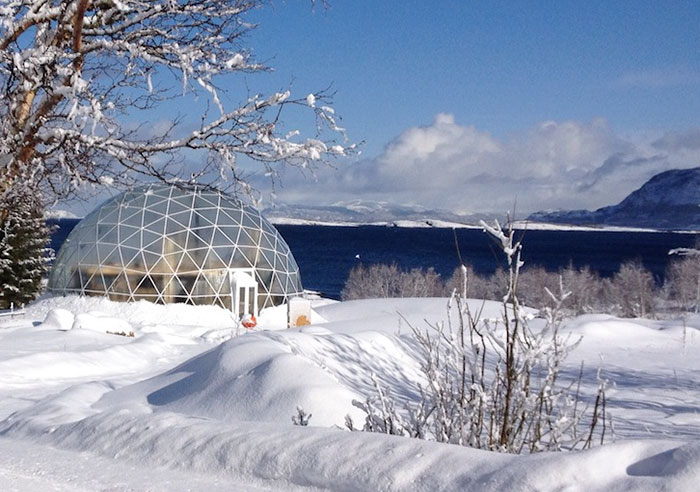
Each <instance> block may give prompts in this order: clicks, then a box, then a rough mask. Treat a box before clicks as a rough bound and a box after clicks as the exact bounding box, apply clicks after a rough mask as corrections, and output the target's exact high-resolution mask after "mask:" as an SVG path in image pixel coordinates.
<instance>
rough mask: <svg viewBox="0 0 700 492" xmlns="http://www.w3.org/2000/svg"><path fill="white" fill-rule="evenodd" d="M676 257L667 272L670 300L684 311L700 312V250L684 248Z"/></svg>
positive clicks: (667, 287)
mask: <svg viewBox="0 0 700 492" xmlns="http://www.w3.org/2000/svg"><path fill="white" fill-rule="evenodd" d="M679 254H681V255H682V256H680V257H679V258H677V259H674V260H673V261H672V262H671V263H670V264H669V267H668V272H667V274H666V284H665V286H666V289H667V293H668V298H669V300H670V301H673V302H675V304H676V307H678V308H680V309H682V310H684V311H693V312H695V313H698V312H700V251H698V250H692V249H688V250H684V251H682V252H680V253H679Z"/></svg>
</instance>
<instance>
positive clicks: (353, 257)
mask: <svg viewBox="0 0 700 492" xmlns="http://www.w3.org/2000/svg"><path fill="white" fill-rule="evenodd" d="M51 222H52V223H53V224H56V225H58V229H57V230H56V231H55V232H54V234H53V237H52V242H51V247H53V248H54V249H55V250H56V251H58V248H59V247H60V245H61V244H62V243H63V241H65V239H66V236H67V235H68V233H69V232H70V231H71V230H72V229H73V227H74V226H75V224H77V222H78V220H76V219H59V220H54V221H51ZM276 227H277V229H278V230H279V231H280V233H281V234H282V236H283V237H284V239H285V241H287V244H289V247H290V248H291V250H292V253H293V254H294V257H295V258H296V260H297V263H298V264H299V268H300V270H301V277H302V281H303V283H304V287H305V288H306V289H311V290H317V291H320V292H321V293H322V294H323V295H325V296H327V297H331V298H336V299H337V298H339V297H340V291H341V290H342V288H343V284H344V283H345V281H346V279H347V277H348V272H349V271H350V269H352V268H353V267H354V266H356V265H358V264H360V263H362V264H364V265H371V264H375V263H396V264H397V265H399V266H400V267H402V268H429V267H432V268H434V269H435V271H436V272H438V273H439V274H440V275H442V276H443V277H449V276H450V275H452V272H453V271H454V269H455V268H456V267H457V266H458V265H459V255H458V254H457V247H456V245H455V235H456V238H457V243H458V244H459V251H460V255H461V258H462V261H464V262H465V263H468V264H471V265H472V266H473V267H474V269H475V270H476V271H477V272H478V273H492V272H493V271H494V270H496V268H498V266H504V257H503V255H502V254H501V253H500V252H499V250H498V248H497V247H496V244H495V243H494V242H493V240H491V239H490V238H489V237H488V236H487V235H486V234H485V233H484V232H483V231H481V230H479V229H456V230H454V231H453V229H447V228H404V227H384V226H359V227H344V226H312V225H278V226H276ZM518 237H521V238H522V241H523V260H524V261H525V266H526V267H527V266H530V265H540V266H543V267H545V268H546V269H548V270H555V271H556V270H558V269H559V268H562V267H566V266H567V265H569V264H570V263H571V264H573V265H574V266H575V267H582V266H586V265H587V266H589V267H590V268H591V269H592V270H594V271H597V272H598V273H599V274H601V275H602V276H610V275H612V274H614V273H615V272H616V271H617V270H618V268H619V267H620V264H621V263H623V262H625V261H627V260H634V259H640V260H641V261H642V263H643V264H644V265H645V266H646V268H648V269H649V270H650V271H651V272H652V273H653V274H654V276H655V278H656V279H657V282H659V283H660V282H662V281H663V277H664V273H665V270H666V266H667V264H668V262H669V260H670V258H669V255H668V251H669V250H670V249H673V248H680V247H692V246H694V244H695V241H696V239H697V237H698V235H696V234H681V233H672V232H618V231H615V232H613V231H536V230H526V231H519V232H518Z"/></svg>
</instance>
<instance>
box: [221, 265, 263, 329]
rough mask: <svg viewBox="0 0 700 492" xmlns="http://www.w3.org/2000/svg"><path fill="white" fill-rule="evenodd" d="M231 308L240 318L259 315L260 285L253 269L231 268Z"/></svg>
mask: <svg viewBox="0 0 700 492" xmlns="http://www.w3.org/2000/svg"><path fill="white" fill-rule="evenodd" d="M228 273H229V280H230V282H231V307H232V309H233V312H234V313H236V315H237V316H238V317H239V318H242V317H243V316H245V315H247V314H251V315H253V316H257V315H258V283H257V282H256V281H255V273H254V272H253V269H252V268H230V269H229V272H228Z"/></svg>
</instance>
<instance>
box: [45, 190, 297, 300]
mask: <svg viewBox="0 0 700 492" xmlns="http://www.w3.org/2000/svg"><path fill="white" fill-rule="evenodd" d="M240 271H243V272H245V273H246V274H247V275H252V276H253V277H254V278H255V280H256V281H257V287H256V288H255V289H254V293H257V301H258V302H257V306H258V307H259V308H264V307H268V306H272V305H275V304H279V303H282V302H285V301H287V300H288V299H289V298H290V297H294V296H298V295H301V294H302V292H303V289H302V285H301V279H300V276H299V267H298V266H297V264H296V262H295V261H294V258H293V257H292V255H291V253H290V251H289V247H288V246H287V244H286V243H285V242H284V239H282V237H281V236H280V235H279V232H277V230H276V229H275V228H274V227H273V226H272V225H271V224H270V223H269V222H267V221H266V220H265V219H264V218H263V217H262V216H261V215H260V213H259V212H258V211H256V210H255V209H253V208H251V207H247V206H244V205H242V204H241V203H240V202H239V201H237V200H235V199H233V198H231V197H229V196H227V195H224V194H222V193H220V192H217V191H212V190H209V189H204V188H200V187H178V186H170V185H165V184H152V185H147V186H143V187H140V188H137V189H135V190H132V191H128V192H125V193H122V194H121V195H118V196H116V197H114V198H112V199H110V200H108V201H106V202H105V203H104V204H102V205H101V206H100V207H99V208H97V209H96V210H95V211H93V212H92V213H91V214H89V215H88V216H87V217H85V218H84V219H83V220H82V221H81V222H80V223H79V224H78V225H77V226H76V227H75V229H73V231H72V232H71V233H70V235H69V236H68V238H67V239H66V241H65V243H64V245H63V247H62V248H61V250H60V251H59V253H58V255H57V258H56V262H55V264H54V267H53V271H52V273H51V277H50V278H49V285H48V288H49V290H50V291H52V292H54V293H58V294H69V293H75V294H82V295H103V296H108V297H109V298H110V299H112V300H119V301H132V300H140V299H146V300H149V301H152V302H159V303H170V302H186V303H190V304H192V303H193V304H216V305H219V306H226V307H233V308H234V309H236V306H234V304H235V303H234V302H232V301H233V300H232V298H231V299H230V297H232V296H233V295H234V292H236V291H237V290H238V289H237V288H235V287H236V284H235V282H236V280H235V279H236V278H242V277H241V275H239V274H237V273H236V272H240ZM247 297H250V296H247Z"/></svg>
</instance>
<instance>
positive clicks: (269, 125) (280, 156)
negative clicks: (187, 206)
mask: <svg viewBox="0 0 700 492" xmlns="http://www.w3.org/2000/svg"><path fill="white" fill-rule="evenodd" d="M264 3H266V2H265V0H177V1H173V0H2V1H0V84H1V89H0V90H2V97H0V200H1V199H2V196H1V195H2V194H5V193H8V192H10V191H11V190H12V189H15V188H16V187H17V186H22V187H26V186H29V187H31V188H37V187H40V188H41V189H42V190H43V191H44V193H45V195H46V196H47V198H48V197H56V196H59V197H60V196H65V195H68V194H71V193H73V192H74V191H75V190H76V189H77V188H79V187H80V185H82V184H84V183H96V184H104V183H112V182H125V181H126V182H128V181H130V180H133V179H136V178H138V177H142V176H143V175H146V176H151V177H157V178H160V179H165V180H176V179H179V178H182V177H183V176H182V174H187V175H186V176H184V177H185V178H186V179H188V180H189V179H197V178H198V179H199V182H200V183H201V182H202V180H203V179H205V177H209V183H212V182H214V180H216V183H217V185H218V186H219V187H230V186H237V185H243V186H245V183H242V182H241V175H240V169H239V166H237V165H236V158H237V156H242V155H245V156H248V157H249V158H250V159H252V160H255V161H259V162H260V163H262V164H263V166H264V167H265V168H266V172H273V171H274V168H273V166H272V163H278V162H284V163H287V164H292V165H299V166H305V165H307V164H308V163H310V162H313V161H319V160H323V159H325V158H329V157H332V156H338V155H343V154H345V153H346V152H347V151H348V147H347V146H343V145H342V141H344V137H342V138H339V140H340V141H341V143H338V142H337V141H336V137H340V135H342V133H343V132H342V129H341V128H339V127H338V125H337V124H336V117H335V115H334V111H333V109H332V108H331V107H329V106H328V105H327V103H325V102H324V101H325V100H326V99H327V95H328V94H326V93H325V92H324V91H321V92H320V93H319V92H317V93H311V94H308V95H307V94H301V95H300V96H299V97H296V98H295V97H293V96H292V95H291V94H290V92H289V91H286V90H282V91H281V92H278V93H272V94H268V95H261V94H254V93H250V94H234V95H233V96H234V97H231V98H229V99H238V101H239V102H238V103H235V104H233V103H231V104H229V103H228V102H227V101H228V100H227V99H226V98H224V97H223V93H224V92H225V91H223V90H222V87H223V86H224V85H225V84H226V80H230V79H226V78H225V76H227V75H231V74H247V73H251V72H261V71H265V70H267V68H268V67H266V66H264V65H262V64H260V63H258V62H256V61H255V60H254V59H253V57H252V56H251V52H250V50H248V49H246V47H245V44H244V41H245V38H246V34H247V33H249V31H250V30H251V29H254V28H255V25H254V24H252V23H250V22H249V21H248V20H247V19H248V18H249V15H250V12H251V11H252V10H253V9H256V8H258V7H260V6H261V5H262V4H264ZM166 105H168V106H167V107H168V108H173V107H182V108H183V109H182V111H183V113H184V112H185V111H186V112H187V114H188V115H192V113H193V111H194V113H195V117H198V118H199V124H197V128H195V129H193V130H191V129H190V130H188V131H185V129H184V128H182V126H183V125H180V123H182V119H183V117H182V116H180V117H179V118H178V117H174V118H173V120H172V122H171V123H170V124H167V125H165V128H163V125H156V124H155V123H156V122H155V121H153V118H158V116H157V115H158V114H160V113H159V112H158V111H159V110H160V109H161V108H164V107H166ZM229 106H233V107H229ZM293 106H297V107H299V108H304V110H305V111H307V112H310V113H309V114H311V115H313V114H315V116H316V127H317V129H318V132H316V134H314V135H313V138H305V139H304V138H301V137H299V136H298V132H296V131H289V130H288V129H285V130H282V128H281V125H280V117H281V113H282V111H283V109H285V108H288V107H293ZM154 115H155V116H154ZM134 122H136V123H134ZM187 123H188V125H189V124H191V123H192V122H191V121H188V122H187ZM159 128H160V129H159ZM326 130H327V131H328V133H326ZM186 149H190V150H191V151H201V152H203V153H205V154H206V155H207V158H206V159H202V162H205V164H202V166H201V168H198V169H196V170H194V174H192V175H191V173H192V169H186V168H185V167H184V158H183V157H182V152H183V151H185V150H186ZM185 171H186V172H185ZM205 181H206V180H205ZM222 181H224V182H225V183H222ZM226 183H227V184H226Z"/></svg>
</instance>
